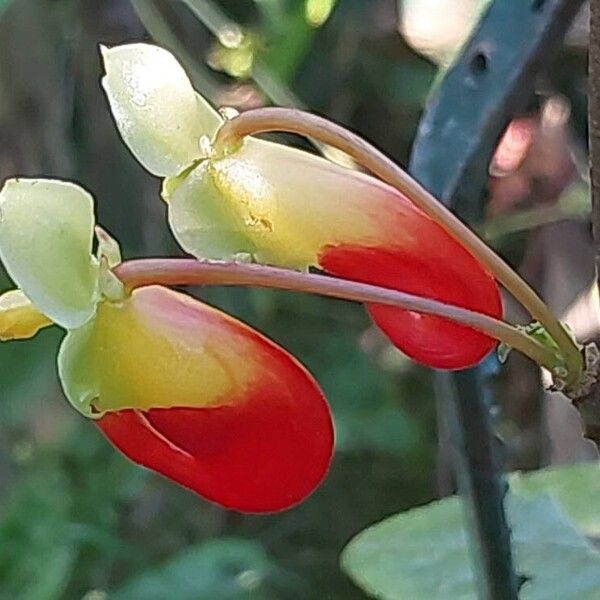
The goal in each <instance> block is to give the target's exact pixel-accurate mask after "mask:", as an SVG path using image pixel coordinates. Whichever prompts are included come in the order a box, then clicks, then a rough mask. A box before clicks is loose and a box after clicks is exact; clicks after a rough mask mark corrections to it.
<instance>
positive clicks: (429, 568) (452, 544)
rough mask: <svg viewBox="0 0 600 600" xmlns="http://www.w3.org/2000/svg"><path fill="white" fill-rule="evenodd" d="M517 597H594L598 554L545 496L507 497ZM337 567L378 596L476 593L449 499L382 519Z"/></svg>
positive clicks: (459, 518)
mask: <svg viewBox="0 0 600 600" xmlns="http://www.w3.org/2000/svg"><path fill="white" fill-rule="evenodd" d="M507 510H508V515H509V520H510V523H511V528H512V534H513V545H514V546H513V547H514V551H515V562H516V567H517V571H518V573H519V574H520V575H522V576H524V577H525V578H526V581H525V583H524V585H523V586H522V588H521V593H520V598H521V599H522V600H545V599H547V598H561V600H586V599H589V600H592V599H594V598H598V590H599V589H600V554H599V553H598V552H597V551H596V550H595V549H594V548H593V547H592V546H591V544H590V543H589V542H588V541H587V540H586V539H585V538H584V537H583V536H582V535H581V534H579V533H578V532H577V531H576V530H575V529H574V528H573V526H572V525H571V524H570V523H569V521H568V520H567V518H566V517H565V515H564V514H563V513H562V512H561V511H560V509H559V508H558V506H557V505H556V504H555V503H554V502H553V501H552V499H551V498H549V497H548V496H541V495H540V496H537V497H535V498H532V499H529V498H521V497H518V496H514V495H513V496H510V497H509V501H508V503H507ZM342 567H343V569H344V570H345V571H346V572H347V573H348V574H349V575H350V576H351V577H352V579H353V580H354V581H355V582H356V583H357V584H358V585H359V586H360V587H361V588H363V589H364V590H365V591H366V592H367V593H369V594H371V595H373V596H374V597H377V598H381V599H383V600H392V599H393V600H404V599H406V600H409V599H410V600H412V599H414V598H428V599H429V600H436V599H440V600H442V599H444V600H445V599H447V598H461V599H464V600H470V599H473V600H475V599H476V597H477V595H476V590H475V581H474V577H473V571H472V567H471V563H470V561H469V557H468V548H467V538H466V534H465V523H464V515H463V511H462V507H461V502H460V500H459V499H458V498H450V499H446V500H442V501H440V502H435V503H432V504H429V505H428V506H425V507H422V508H417V509H413V510H410V511H408V512H406V513H402V514H399V515H396V516H394V517H391V518H390V519H386V520H385V521H383V522H381V523H379V524H377V525H375V526H373V527H371V528H369V529H367V530H365V531H363V532H361V533H360V534H359V535H358V536H357V537H355V538H354V539H353V540H352V541H351V542H350V544H349V545H348V546H347V547H346V549H345V550H344V552H343V555H342Z"/></svg>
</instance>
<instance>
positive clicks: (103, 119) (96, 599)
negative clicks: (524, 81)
mask: <svg viewBox="0 0 600 600" xmlns="http://www.w3.org/2000/svg"><path fill="white" fill-rule="evenodd" d="M486 4H487V2H485V1H481V0H447V1H446V0H406V1H404V2H402V1H400V2H398V3H396V2H394V1H393V0H371V1H369V2H365V1H364V0H222V1H221V2H217V1H206V0H189V1H188V2H183V1H178V0H133V1H130V0H104V1H102V2H97V1H94V0H12V1H10V0H0V181H2V180H4V179H5V178H6V177H9V176H14V175H22V176H45V177H50V176H52V177H60V178H65V179H74V180H77V181H78V182H80V183H81V184H83V185H84V186H85V187H86V188H88V189H89V190H90V191H91V192H92V193H93V194H94V196H95V197H96V199H97V213H98V220H99V222H100V223H102V225H103V226H104V227H106V228H107V229H108V230H109V231H110V232H111V233H112V234H113V235H114V236H116V237H117V238H118V239H119V240H120V241H121V244H122V247H123V250H124V255H125V256H126V257H127V258H133V257H140V256H157V255H175V254H178V253H180V250H178V248H177V247H176V245H175V243H174V241H173V240H172V238H171V236H170V232H169V230H168V228H167V226H166V221H165V207H164V205H163V203H162V202H161V201H160V199H159V185H160V182H159V181H158V180H157V179H155V178H153V177H152V176H150V175H149V174H148V173H146V172H145V171H144V170H143V169H142V168H141V167H140V166H139V165H138V163H137V162H136V161H135V159H134V158H133V156H132V155H131V154H129V152H128V151H127V149H126V148H125V146H124V145H123V144H122V143H121V141H120V139H119V136H118V134H117V131H116V128H115V127H114V125H113V123H112V121H111V117H110V113H109V111H108V106H107V103H106V100H105V97H104V95H103V93H102V91H101V89H100V85H99V78H100V76H101V67H100V61H99V53H98V44H100V43H103V44H107V45H112V44H119V43H123V42H131V41H140V40H144V41H154V42H156V43H158V44H160V45H162V46H164V47H166V48H168V49H170V50H171V51H172V52H174V53H175V54H176V55H177V56H178V58H179V59H180V60H181V62H182V63H183V64H184V65H185V66H186V68H187V70H188V72H189V74H190V76H191V78H192V80H193V81H194V83H195V86H196V87H197V88H198V90H200V91H201V92H202V93H203V94H204V95H205V96H207V97H208V98H210V99H211V100H212V101H213V102H214V103H215V104H216V105H228V106H234V107H236V108H238V109H239V110H243V109H246V108H249V107H255V106H260V105H264V104H270V103H274V104H282V105H294V106H301V107H306V108H308V109H310V110H314V111H317V112H319V113H321V114H324V115H327V116H329V117H330V118H332V119H333V120H335V121H338V122H341V123H343V124H345V125H347V126H349V127H350V128H352V129H354V130H355V131H358V132H359V133H361V134H362V135H363V136H364V137H366V138H367V139H369V140H371V141H372V142H374V143H375V144H376V145H377V146H379V147H380V148H382V149H383V150H385V151H386V152H387V153H389V154H390V155H391V156H393V157H394V158H395V159H396V160H397V161H398V162H399V163H400V164H404V165H405V164H407V162H408V156H409V153H410V148H411V144H412V141H413V139H414V136H415V133H416V127H417V124H418V120H419V117H420V115H421V113H422V111H423V108H424V106H425V103H426V100H427V97H428V94H429V93H430V91H431V90H432V88H433V87H435V85H436V84H437V82H438V81H439V79H440V77H441V74H442V73H443V71H444V69H445V68H446V67H447V66H448V65H449V64H450V62H451V61H452V57H453V56H454V55H455V53H456V52H457V50H458V49H459V47H460V44H461V43H462V41H464V39H465V38H466V37H467V36H468V34H469V32H470V30H471V28H472V26H473V24H474V22H475V21H476V19H477V17H478V15H479V14H480V12H481V11H482V10H483V9H484V8H485V5H486ZM586 37H587V31H586V18H585V12H584V13H583V14H582V16H581V21H580V22H578V23H576V25H575V26H574V27H573V29H572V31H571V32H570V34H569V37H568V43H567V45H566V47H565V49H564V50H563V51H562V52H561V54H560V56H559V57H558V59H557V62H556V68H554V69H552V73H551V75H548V76H546V77H544V78H543V79H541V80H540V81H539V82H536V94H535V96H534V97H532V98H531V102H530V105H529V107H528V110H527V112H526V113H524V114H522V115H516V118H515V120H514V121H513V122H512V123H511V124H510V125H509V127H508V129H507V131H506V133H505V134H504V136H503V137H502V138H501V140H499V144H498V149H497V151H496V155H495V157H494V160H493V162H492V164H491V165H490V180H489V200H488V203H487V208H486V211H485V214H484V215H482V217H481V219H480V220H478V221H477V222H475V223H473V226H474V227H475V228H477V229H478V231H479V232H480V233H481V235H483V236H484V237H485V238H486V239H487V240H488V241H489V243H491V244H492V245H494V246H495V247H496V248H497V249H498V250H499V251H500V252H502V253H503V254H504V256H506V257H507V258H508V259H509V260H510V261H511V262H512V263H513V264H514V265H515V266H518V267H519V268H520V269H521V271H522V273H523V274H524V275H525V276H526V277H527V278H528V279H529V280H530V281H531V282H532V283H534V284H535V285H536V286H537V288H538V289H539V290H540V291H541V292H542V293H543V294H544V296H545V298H546V300H547V301H548V302H549V304H550V305H551V306H552V307H553V308H554V310H556V311H557V312H558V313H560V314H563V315H566V316H567V317H568V319H569V322H570V323H571V325H572V327H573V328H574V329H575V330H576V332H577V333H578V334H579V335H580V336H581V337H583V338H585V339H589V338H593V337H596V336H597V335H598V332H599V331H600V325H599V323H600V318H599V317H598V315H597V311H596V308H595V307H596V306H597V305H598V299H597V294H596V296H594V295H593V293H592V291H591V289H592V288H591V287H590V286H591V282H592V277H593V252H592V249H591V245H590V226H589V222H588V215H589V192H588V184H587V182H586V174H585V170H586V160H587V159H586V150H585V135H586V126H585V73H586V43H587V42H586ZM279 139H283V140H285V141H287V142H289V143H293V144H296V145H300V146H302V147H305V148H306V149H309V150H311V151H312V150H314V149H312V148H311V147H310V146H309V145H308V144H307V143H306V142H303V141H302V140H299V139H296V138H292V137H280V138H279ZM314 151H317V150H314ZM333 158H336V159H337V158H339V157H333ZM8 287H10V282H9V281H8V279H7V278H6V277H5V276H4V275H3V274H0V288H1V289H7V288H8ZM192 291H193V293H195V294H197V295H199V296H200V297H202V298H204V299H206V300H207V301H208V302H209V303H212V304H215V305H217V306H219V307H221V308H223V309H224V310H226V311H227V312H230V313H232V314H234V315H237V316H238V317H240V318H241V319H242V320H244V321H246V322H248V323H250V324H251V325H253V326H254V327H256V328H258V329H259V330H260V331H262V332H264V333H266V334H267V335H269V336H270V337H272V338H273V339H274V340H276V341H277V342H279V343H280V344H281V345H283V346H284V347H285V348H287V349H288V350H289V351H291V352H292V353H294V354H295V355H296V356H297V357H298V358H299V359H300V360H301V361H302V362H303V363H304V364H305V365H307V367H308V368H309V369H310V370H311V371H312V373H313V374H314V375H315V376H316V378H317V379H318V380H319V382H320V383H321V385H322V387H323V389H324V391H325V393H326V395H327V397H328V399H329V401H330V403H331V405H332V407H333V412H334V416H335V422H336V429H337V448H336V455H335V459H334V462H333V466H332V469H331V472H330V474H329V476H328V477H327V479H326V480H325V482H324V484H323V485H322V486H321V487H320V488H319V489H318V490H317V492H316V493H315V494H314V495H313V496H312V497H311V498H310V499H309V500H308V501H306V502H305V503H304V504H302V505H300V506H299V507H297V508H295V509H293V510H290V511H288V512H285V513H282V514H278V515H273V516H262V517H258V516H242V515H239V514H235V513H229V512H226V511H223V510H221V509H219V508H216V507H214V506H212V505H210V504H208V503H206V502H204V501H201V500H199V499H198V498H197V497H195V496H194V495H192V494H190V493H187V492H185V491H184V490H182V489H179V488H178V487H176V486H175V485H172V484H171V483H169V482H167V481H165V480H163V479H161V478H160V477H158V476H157V475H154V474H150V473H147V472H145V471H143V470H142V469H139V468H136V467H134V466H132V465H131V464H129V463H128V462H127V461H126V460H125V459H124V458H122V457H121V456H120V455H118V454H117V453H116V452H115V451H114V450H113V449H112V448H111V447H109V446H108V445H107V444H106V442H105V441H104V440H103V438H101V436H100V434H99V433H98V432H97V431H96V430H95V428H94V426H93V425H92V424H91V423H89V422H86V421H85V420H84V419H83V418H81V417H80V416H79V415H77V414H76V413H75V412H74V411H73V410H72V409H71V408H70V407H69V406H68V405H67V403H66V401H65V400H64V398H63V396H62V393H61V390H60V387H59V384H58V380H57V375H56V367H55V355H56V351H57V347H58V343H59V340H60V338H61V332H60V331H58V330H56V329H55V330H46V331H43V332H42V333H41V334H39V335H38V336H37V337H36V338H35V339H34V340H32V341H29V342H26V343H25V342H13V343H12V344H3V345H0V600H13V599H19V600H20V599H23V600H53V599H62V598H65V599H68V600H71V599H79V598H85V599H86V600H103V599H113V598H114V599H122V600H135V599H138V598H139V599H144V600H146V599H149V600H154V599H156V600H165V599H168V598H176V599H178V600H179V599H181V600H187V599H189V600H204V599H207V600H209V599H217V600H219V599H221V598H223V599H238V598H244V599H257V600H263V599H264V600H270V599H288V598H290V599H295V598H308V599H310V598H315V599H316V598H319V599H323V598H327V599H342V598H343V599H352V598H363V597H364V596H363V594H362V593H361V592H360V591H359V590H358V589H356V588H354V587H353V586H352V584H351V583H350V582H349V580H348V579H347V578H346V577H345V576H344V575H343V574H342V573H341V572H340V570H339V567H338V556H339V553H340V551H341V549H342V548H343V546H344V545H345V544H346V543H347V541H348V540H349V539H350V538H351V537H352V536H353V535H354V534H355V533H357V532H358V531H360V530H361V529H363V528H365V527H366V526H368V525H369V524H371V523H373V522H375V521H377V520H380V519H382V518H383V517H385V516H387V515H390V514H392V513H396V512H398V511H400V510H402V509H405V508H408V507H411V506H415V505H418V504H422V503H424V502H426V501H428V500H431V499H432V498H435V497H437V496H439V495H443V494H447V493H450V492H452V491H453V481H452V477H451V475H450V471H449V465H448V458H447V454H448V452H447V448H446V446H445V443H444V440H443V439H440V440H438V435H437V424H436V416H435V402H434V399H433V384H432V379H431V373H430V372H429V371H428V370H426V369H423V368H420V367H419V366H417V365H415V364H414V363H411V362H409V361H408V360H407V359H406V358H404V357H403V356H402V355H400V353H398V352H397V351H396V350H394V349H392V348H391V347H390V346H389V345H388V344H387V343H386V342H385V340H384V339H383V337H382V336H381V335H379V334H378V333H377V332H376V331H375V330H374V329H373V328H372V327H371V325H370V322H369V320H368V318H367V317H366V315H365V313H364V312H363V310H362V309H361V307H359V306H354V305H352V304H349V303H345V302H341V301H333V300H326V299H322V298H318V297H309V296H302V295H292V294H288V293H283V292H273V291H262V290H246V289H231V288H228V289H216V288H213V289H209V290H192ZM507 311H508V316H509V317H510V318H514V319H517V320H518V319H520V318H521V317H522V315H520V314H519V313H518V312H517V311H516V309H515V308H514V307H512V306H511V305H510V304H507ZM489 366H490V372H493V371H494V370H495V366H496V365H495V360H494V359H493V358H492V359H490V361H489ZM494 381H495V386H496V388H497V390H498V393H497V394H496V396H497V398H498V400H499V405H498V407H497V410H496V411H495V412H496V415H497V429H498V431H499V434H500V439H501V443H502V444H503V446H504V448H505V455H506V460H507V466H508V468H510V469H535V468H538V467H539V466H543V465H547V464H555V463H564V462H571V461H578V460H584V459H589V458H592V457H593V452H592V451H591V450H590V448H589V447H588V446H586V444H584V443H583V441H582V439H581V435H580V433H579V428H578V421H577V416H576V415H575V414H574V413H572V412H571V411H570V408H569V407H568V405H567V404H566V402H565V401H564V400H563V399H562V398H560V397H556V398H555V397H552V396H551V395H549V394H544V393H543V391H542V390H543V387H542V384H541V382H540V378H539V374H538V372H537V369H536V368H534V367H532V366H531V365H530V364H529V363H528V362H527V361H525V360H521V359H519V357H511V358H510V359H509V364H508V366H507V368H506V369H505V370H503V374H502V375H501V376H498V377H495V379H494Z"/></svg>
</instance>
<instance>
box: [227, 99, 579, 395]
mask: <svg viewBox="0 0 600 600" xmlns="http://www.w3.org/2000/svg"><path fill="white" fill-rule="evenodd" d="M269 131H287V132H290V133H297V134H299V135H304V136H310V137H313V138H316V139H318V140H320V141H322V142H323V143H325V144H329V145H331V146H335V147H336V148H339V149H340V150H342V151H343V152H345V153H346V154H348V155H349V156H351V157H352V158H353V159H354V160H356V161H357V162H358V163H359V164H361V165H363V166H364V167H365V168H367V169H368V170H369V171H371V172H372V173H374V174H375V175H377V176H378V177H379V178H381V179H382V180H383V181H385V182H386V183H388V184H390V185H391V186H393V187H395V188H396V189H398V190H400V191H401V192H402V193H403V194H405V195H406V196H408V198H409V199H410V200H411V201H412V202H413V203H414V204H416V205H417V206H418V207H419V208H420V209H421V210H422V211H423V212H424V213H426V214H427V215H428V216H429V217H431V218H432V219H433V220H434V221H436V222H437V223H439V224H440V225H441V226H442V227H443V228H444V229H445V230H446V231H448V233H450V234H451V235H452V236H453V237H454V238H456V239H457V240H459V241H460V242H461V243H462V244H463V245H464V246H465V247H466V248H467V249H468V250H470V251H471V253H472V254H473V255H474V256H475V257H476V258H477V259H479V260H480V261H481V262H482V263H483V264H484V265H486V266H487V267H488V269H489V270H490V272H491V273H492V274H493V275H494V277H495V278H496V279H497V280H498V281H499V282H500V283H501V284H502V285H503V286H504V287H505V288H506V289H507V290H508V291H509V292H510V293H511V294H512V295H513V296H514V297H515V298H516V299H517V300H519V302H521V303H522V304H523V306H524V307H525V308H526V309H527V310H528V311H529V312H530V314H531V315H532V317H533V318H534V319H536V320H538V321H539V322H540V323H542V325H543V326H544V327H545V328H546V330H547V331H548V333H549V334H550V336H552V338H553V339H554V340H555V342H556V343H557V345H558V346H559V348H560V350H561V353H562V355H563V358H564V359H565V362H566V367H567V370H568V374H569V375H568V377H569V381H568V382H567V383H568V384H569V385H570V384H573V383H575V382H576V381H577V380H578V378H579V376H580V374H581V372H582V369H583V361H582V357H581V353H580V351H579V349H578V348H577V346H576V344H575V342H574V341H573V339H572V338H571V336H570V335H569V334H568V333H567V331H566V330H565V329H564V327H563V326H562V324H561V323H560V322H559V321H558V319H557V318H556V317H555V316H554V315H553V314H552V312H551V311H550V309H549V308H548V307H547V306H546V304H544V302H543V301H542V300H541V299H540V297H539V296H538V295H537V294H536V293H535V291H534V290H533V289H532V288H531V287H530V286H529V285H528V284H527V283H526V282H525V281H524V280H523V279H522V278H521V277H520V276H519V275H518V274H517V273H516V272H515V271H514V270H513V269H512V267H510V266H509V265H508V264H507V263H506V262H505V261H504V260H502V258H500V257H499V256H498V255H497V254H496V253H495V252H494V251H493V250H492V249H491V248H489V247H488V246H487V245H486V243H485V242H483V241H482V240H481V239H480V238H479V237H477V235H476V234H475V233H473V231H471V230H470V229H469V228H468V227H467V226H466V225H465V224H464V223H463V222H462V221H460V219H458V217H456V216H455V215H454V214H452V213H451V212H450V211H449V210H448V209H447V208H446V207H445V206H444V205H443V204H441V203H440V202H438V201H437V200H436V199H435V198H434V196H432V195H431V194H430V193H429V192H428V191H427V190H426V189H425V188H424V187H423V186H421V185H420V184H419V183H418V182H417V181H416V180H415V179H413V178H412V177H411V176H410V175H409V174H408V173H406V171H404V170H403V169H401V168H400V167H399V166H398V165H397V164H396V163H394V161H392V160H391V159H389V158H388V157H387V156H385V154H383V153H382V152H380V151H379V150H377V148H375V147H374V146H372V145H371V144H369V143H368V142H367V141H365V140H364V139H362V138H361V137H359V136H358V135H356V134H354V133H352V132H351V131H348V130H347V129H345V128H344V127H341V126H340V125H337V124H335V123H332V122H331V121H329V120H327V119H325V118H323V117H319V116H318V115H314V114H311V113H307V112H303V111H300V110H295V109H286V108H262V109H255V110H249V111H246V112H244V113H242V114H240V115H239V116H237V117H235V118H233V119H231V120H229V121H227V122H225V124H224V125H223V126H222V127H221V129H220V130H219V131H218V132H217V135H216V139H215V147H216V149H217V152H219V151H221V152H227V150H228V149H231V148H235V147H237V146H238V145H239V143H240V141H241V140H242V139H243V138H244V137H245V136H248V135H252V134H256V133H264V132H269Z"/></svg>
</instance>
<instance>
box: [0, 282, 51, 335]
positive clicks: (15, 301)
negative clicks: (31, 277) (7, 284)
mask: <svg viewBox="0 0 600 600" xmlns="http://www.w3.org/2000/svg"><path fill="white" fill-rule="evenodd" d="M49 325H52V321H51V320H50V319H48V317H46V316H45V315H43V314H42V313H41V312H40V311H39V310H37V309H36V308H35V306H33V304H32V303H31V300H29V298H27V296H25V294H24V293H23V292H22V291H21V290H10V291H8V292H5V293H4V294H2V295H0V341H2V342H5V341H8V340H25V339H28V338H31V337H33V336H34V335H35V334H36V333H37V332H38V331H39V330H40V329H42V328H43V327H48V326H49Z"/></svg>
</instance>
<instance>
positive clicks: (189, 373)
mask: <svg viewBox="0 0 600 600" xmlns="http://www.w3.org/2000/svg"><path fill="white" fill-rule="evenodd" d="M0 212H1V214H2V218H1V219H0V258H1V260H2V262H3V264H4V266H5V268H6V270H7V272H8V273H9V275H10V276H11V277H12V279H13V280H14V281H15V282H16V283H17V285H18V286H19V289H17V290H11V291H9V292H7V293H5V294H4V295H2V296H0V339H3V340H8V339H23V338H27V337H31V336H32V335H35V333H37V331H38V330H39V329H41V328H42V327H45V326H47V325H51V324H52V323H55V324H57V325H59V326H61V327H63V328H65V329H66V330H67V334H66V336H65V338H64V340H63V342H62V344H61V348H60V351H59V357H58V366H59V374H60V379H61V382H62V385H63V389H64V391H65V394H66V396H67V398H68V399H69V401H70V402H71V404H72V405H73V406H74V407H75V408H76V409H77V410H79V411H80V412H81V413H82V414H84V415H85V416H87V417H89V418H91V419H93V420H94V422H95V423H96V424H97V425H98V427H99V428H100V429H101V430H102V432H103V433H104V435H105V436H106V437H107V438H108V439H109V440H110V441H111V442H112V443H113V444H114V445H115V446H116V447H117V448H119V449H120V450H121V451H122V452H123V453H124V454H125V455H127V456H128V457H129V458H130V459H131V460H133V461H134V462H136V463H138V464H141V465H144V466H146V467H148V468H150V469H153V470H155V471H157V472H159V473H161V474H162V475H164V476H166V477H168V478H170V479H172V480H173V481H175V482H177V483H179V484H181V485H183V486H185V487H187V488H190V489H192V490H194V491H195V492H197V493H198V494H200V495H202V496H203V497H205V498H207V499H209V500H212V501H213V502H216V503H218V504H220V505H222V506H225V507H227V508H231V509H235V510H240V511H251V512H265V511H276V510H281V509H284V508H287V507H289V506H291V505H293V504H295V503H297V502H299V501H300V500H302V499H303V498H304V497H306V496H307V495H308V494H309V493H311V492H312V491H313V490H314V488H315V487H316V486H317V485H318V483H319V482H320V481H321V479H322V478H323V477H324V475H325V473H326V471H327V468H328V465H329V461H330V458H331V453H332V446H333V428H332V422H331V416H330V413H329V409H328V406H327V404H326V402H325V399H324V397H323V395H322V393H321V391H320V389H319V388H318V386H317V384H316V383H315V381H314V379H313V378H312V377H311V376H310V375H309V374H308V373H307V371H306V370H305V369H304V368H303V367H302V366H301V365H300V364H299V363H298V362H297V361H296V360H295V359H294V358H293V357H292V356H290V355H289V354H288V353H286V352H285V351H284V350H283V349H282V348H280V347H279V346H277V345H276V344H275V343H273V342H272V341H270V340H268V339H267V338H265V337H264V336H262V335H260V334H259V333H257V332H256V331H254V330H252V329H251V328H249V327H247V326H246V325H244V324H243V323H241V322H239V321H237V320H235V319H233V318H231V317H229V316H227V315H225V314H223V313H221V312H220V311H218V310H216V309H214V308H211V307H209V306H207V305H205V304H202V303H200V302H198V301H196V300H194V299H193V298H191V297H189V296H187V295H185V294H182V293H178V292H174V291H172V290H169V289H167V288H164V287H160V286H150V287H145V288H140V289H137V290H134V291H133V292H131V293H127V292H126V291H125V290H124V288H123V286H122V284H121V283H120V282H119V280H118V279H116V277H115V276H114V275H113V274H112V271H111V270H110V268H111V267H114V266H115V264H116V263H117V262H118V260H119V255H118V251H117V250H116V245H115V242H114V241H112V240H111V239H110V238H108V236H107V235H106V234H105V233H103V232H99V243H98V253H97V255H96V256H94V255H92V252H91V250H92V242H93V231H94V215H93V200H92V198H91V196H90V195H89V194H88V193H87V192H86V191H84V190H83V189H81V188H79V187H78V186H76V185H73V184H71V183H66V182H60V181H52V180H11V181H8V182H6V184H5V185H4V187H3V188H2V190H1V191H0Z"/></svg>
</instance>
